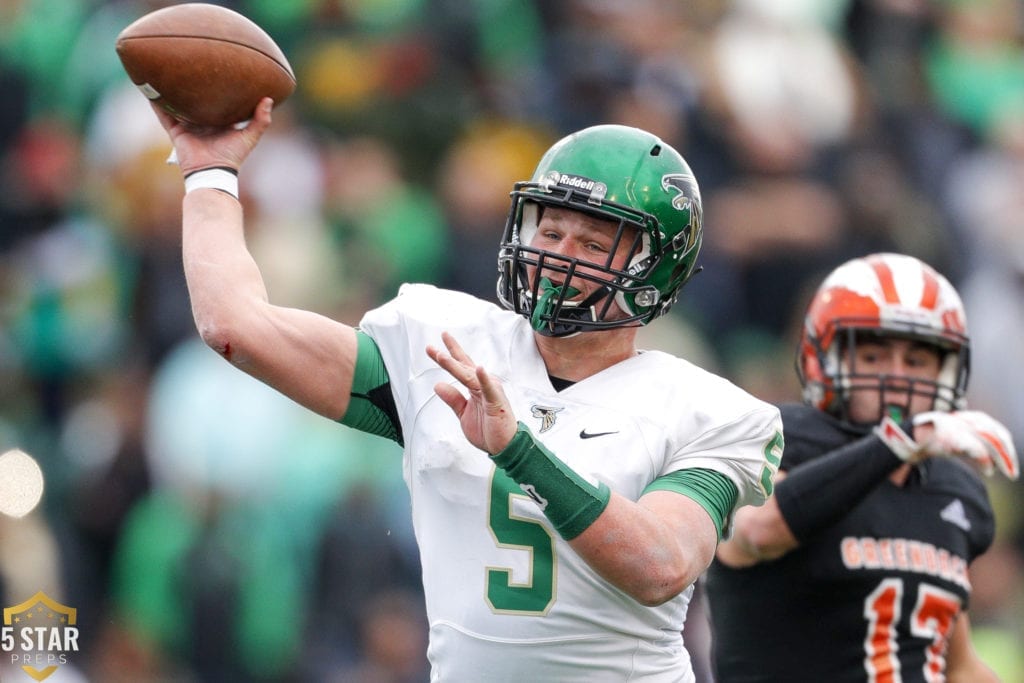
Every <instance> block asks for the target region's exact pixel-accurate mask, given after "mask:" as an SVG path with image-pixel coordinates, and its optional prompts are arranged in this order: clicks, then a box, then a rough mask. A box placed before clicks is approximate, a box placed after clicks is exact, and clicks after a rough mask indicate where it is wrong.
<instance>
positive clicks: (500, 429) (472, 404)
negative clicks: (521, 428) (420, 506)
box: [427, 332, 518, 455]
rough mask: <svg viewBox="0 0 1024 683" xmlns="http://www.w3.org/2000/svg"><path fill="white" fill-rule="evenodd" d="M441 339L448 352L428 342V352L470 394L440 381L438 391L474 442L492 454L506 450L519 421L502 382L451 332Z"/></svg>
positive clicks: (436, 391)
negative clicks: (465, 349) (468, 351)
mask: <svg viewBox="0 0 1024 683" xmlns="http://www.w3.org/2000/svg"><path fill="white" fill-rule="evenodd" d="M441 340H442V341H443V342H444V345H445V348H446V349H447V352H445V351H442V350H440V349H438V348H435V347H433V346H428V347H427V355H428V356H430V358H431V359H432V360H433V361H434V362H435V363H437V364H438V365H440V366H441V367H442V368H444V369H445V370H446V371H447V372H448V374H450V375H451V376H452V377H454V378H455V379H456V380H457V381H458V382H459V383H460V384H461V385H462V386H464V387H465V388H466V389H467V390H468V391H469V397H468V398H467V397H466V396H464V395H463V394H462V392H461V391H459V390H458V389H457V388H456V387H455V386H453V385H451V384H447V383H445V382H438V383H437V384H436V385H435V386H434V392H435V393H436V394H437V395H438V396H439V397H440V398H441V400H442V401H444V402H445V403H447V404H448V406H449V407H450V408H451V409H452V411H453V412H454V413H455V414H456V415H457V416H458V418H459V423H460V424H461V425H462V432H463V433H464V434H465V435H466V438H467V439H468V440H469V442H470V443H471V444H473V445H474V446H476V447H477V448H479V449H480V450H482V451H485V452H486V453H488V454H490V455H494V454H495V453H498V452H500V451H503V450H504V449H505V447H506V446H508V444H509V442H510V441H511V440H512V437H513V436H515V433H516V426H517V424H518V423H517V422H516V417H515V415H514V414H513V413H512V404H511V403H509V401H508V398H507V397H506V396H505V391H504V389H502V388H501V383H500V382H498V380H496V379H494V378H493V377H491V375H490V374H489V373H488V372H487V371H486V370H485V369H484V368H482V367H480V366H479V365H477V364H475V363H474V362H473V359H472V358H470V357H469V355H468V354H467V353H466V352H465V351H464V350H463V349H462V347H461V346H459V343H458V342H457V341H455V338H454V337H452V336H451V335H450V334H448V333H447V332H444V333H442V334H441Z"/></svg>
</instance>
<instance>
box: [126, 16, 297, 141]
mask: <svg viewBox="0 0 1024 683" xmlns="http://www.w3.org/2000/svg"><path fill="white" fill-rule="evenodd" d="M116 50H117V55H118V57H119V58H120V59H121V64H122V65H123V66H124V70H125V72H126V73H127V74H128V77H129V78H130V79H131V81H132V83H134V84H135V86H136V87H138V89H139V90H140V91H142V94H144V95H145V96H146V97H148V98H149V99H150V100H151V101H153V102H154V103H155V104H157V105H159V106H160V107H162V108H163V109H164V110H165V111H167V112H169V113H170V114H171V115H172V116H174V117H175V118H177V119H179V120H182V121H187V122H189V123H193V124H196V125H199V126H226V125H230V124H235V123H239V122H241V121H246V120H248V119H250V118H251V117H252V113H253V111H254V110H255V108H256V105H257V103H259V101H260V99H261V98H263V97H268V96H269V97H272V98H274V104H275V105H277V104H280V103H281V102H283V101H284V100H285V99H286V98H288V96H289V95H291V94H292V92H294V90H295V73H294V72H293V71H292V67H291V65H290V64H289V63H288V59H287V58H286V57H285V55H284V53H283V52H282V51H281V49H280V48H279V47H278V46H277V43H275V42H274V40H273V39H272V38H271V37H270V36H269V35H267V33H266V32H265V31H264V30H263V29H262V28H260V27H259V26H257V25H256V24H255V23H254V22H253V21H251V20H250V19H248V18H246V17H244V16H242V15H241V14H239V13H237V12H235V11H232V10H229V9H227V8H226V7H220V6H218V5H210V4H207V3H186V4H182V5H172V6H170V7H164V8H162V9H158V10H156V11H154V12H150V13H149V14H147V15H145V16H143V17H141V18H140V19H138V20H136V21H134V22H133V23H131V24H129V25H128V26H127V27H126V28H125V29H124V30H123V31H121V33H120V35H118V37H117V44H116Z"/></svg>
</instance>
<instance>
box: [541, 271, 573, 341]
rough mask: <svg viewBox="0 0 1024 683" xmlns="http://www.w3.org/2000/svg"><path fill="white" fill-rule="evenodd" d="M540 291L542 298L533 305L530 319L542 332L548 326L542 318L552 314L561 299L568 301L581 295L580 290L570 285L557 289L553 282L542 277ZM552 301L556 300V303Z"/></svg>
mask: <svg viewBox="0 0 1024 683" xmlns="http://www.w3.org/2000/svg"><path fill="white" fill-rule="evenodd" d="M563 290H564V291H565V296H564V297H562V292H563ZM538 291H539V292H540V296H539V297H538V298H537V303H535V304H534V305H533V315H532V316H531V317H530V324H531V325H532V326H533V329H535V330H541V329H543V328H544V326H545V325H547V324H548V323H547V322H545V321H544V320H543V319H542V318H543V317H544V316H545V315H548V314H549V313H551V311H552V309H554V307H555V303H556V302H557V301H558V300H559V298H565V299H568V298H571V297H574V296H576V295H577V294H579V293H580V290H578V289H576V288H575V287H571V286H569V285H562V286H561V287H556V286H555V285H554V284H552V282H551V280H550V279H548V278H546V277H542V278H541V279H540V286H539V287H538ZM552 300H554V302H553V301H552Z"/></svg>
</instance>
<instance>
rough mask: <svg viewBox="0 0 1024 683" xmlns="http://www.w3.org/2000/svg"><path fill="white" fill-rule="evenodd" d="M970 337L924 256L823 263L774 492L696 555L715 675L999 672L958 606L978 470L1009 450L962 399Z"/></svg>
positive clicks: (982, 530) (897, 679) (975, 552)
mask: <svg viewBox="0 0 1024 683" xmlns="http://www.w3.org/2000/svg"><path fill="white" fill-rule="evenodd" d="M968 352H969V338H968V335H967V320H966V317H965V312H964V308H963V305H962V303H961V301H960V297H959V295H958V294H957V292H956V290H955V289H954V288H953V286H952V285H951V284H950V283H949V281H948V280H946V278H945V277H943V276H942V275H940V274H939V273H938V272H936V271H935V270H934V269H933V268H931V267H930V266H928V265H927V264H925V263H923V262H921V261H920V260H918V259H916V258H912V257H910V256H905V255H900V254H872V255H870V256H866V257H864V258H858V259H853V260H852V261H849V262H847V263H845V264H843V265H841V266H840V267H838V268H837V269H836V270H834V271H833V272H832V273H831V274H830V275H829V276H828V277H827V278H826V279H825V280H824V282H823V283H822V284H821V286H820V287H819V289H818V291H817V293H816V294H815V295H814V297H813V298H812V300H811V303H810V305H809V307H808V309H807V315H806V319H805V323H804V329H803V337H802V339H801V342H800V346H799V353H798V366H797V367H798V371H799V376H800V380H801V382H802V384H803V387H804V402H803V403H802V404H791V405H785V406H783V407H782V418H783V423H784V425H785V429H786V437H787V444H786V454H785V457H784V458H783V460H782V464H781V470H782V471H781V472H780V473H779V482H778V484H777V486H776V489H775V496H774V497H773V498H772V500H771V502H770V503H769V504H768V505H765V506H762V507H761V508H758V509H756V510H754V509H752V508H748V509H746V510H742V511H740V512H739V513H738V514H737V515H736V519H735V526H734V532H733V535H732V537H731V538H730V540H729V541H728V542H726V543H723V544H722V545H721V546H720V547H719V549H718V554H717V559H716V561H715V563H714V564H713V566H712V567H711V570H710V571H709V572H708V582H707V584H706V585H707V592H708V597H709V599H710V607H711V623H712V633H713V641H712V649H713V653H714V654H713V659H714V665H715V668H716V673H717V680H719V681H720V682H721V683H732V682H736V681H743V682H745V683H751V682H756V681H763V682H765V683H769V682H775V681H783V680H784V681H794V682H804V681H806V682H807V683H818V682H819V681H829V682H830V683H832V682H835V683H843V682H849V683H911V682H916V683H932V682H936V681H947V680H948V681H965V682H967V681H969V682H970V683H992V682H993V681H997V680H998V678H997V677H996V676H995V674H994V672H993V671H992V670H991V669H990V668H989V667H988V666H986V665H985V663H984V662H982V661H981V659H980V657H979V656H978V655H977V653H976V651H975V650H974V648H973V646H972V644H971V631H970V621H969V619H968V616H967V607H968V604H969V601H970V589H971V585H970V580H969V577H968V567H969V566H970V563H971V562H972V561H973V560H974V559H975V558H977V557H978V556H979V555H981V554H982V553H984V552H985V551H986V550H987V549H988V548H989V546H990V544H991V543H992V540H993V536H994V531H995V520H994V518H993V512H992V507H991V505H990V504H989V499H988V496H987V493H986V489H985V487H984V484H983V481H982V479H981V478H980V477H979V475H978V472H977V471H976V470H980V471H981V472H986V473H990V474H991V473H994V472H996V471H999V472H1000V473H1002V474H1003V475H1005V476H1007V477H1009V478H1010V479H1016V478H1017V477H1018V475H1019V465H1018V462H1017V453H1016V450H1015V448H1014V445H1013V440H1012V438H1011V436H1010V433H1009V432H1008V431H1007V430H1006V428H1005V427H1004V426H1003V425H1001V424H1000V423H999V422H997V421H996V420H994V419H993V418H992V417H990V416H989V415H987V414H985V413H983V412H979V411H976V410H969V409H968V408H967V406H966V405H965V399H964V394H965V391H966V388H967V377H968ZM971 464H973V465H975V467H972V466H971Z"/></svg>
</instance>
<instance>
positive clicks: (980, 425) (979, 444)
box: [914, 410, 1020, 480]
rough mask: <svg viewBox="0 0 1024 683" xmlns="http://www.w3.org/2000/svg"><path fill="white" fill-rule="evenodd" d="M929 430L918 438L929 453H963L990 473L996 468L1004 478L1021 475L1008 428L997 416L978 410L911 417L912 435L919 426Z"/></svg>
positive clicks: (936, 412)
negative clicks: (929, 428)
mask: <svg viewBox="0 0 1024 683" xmlns="http://www.w3.org/2000/svg"><path fill="white" fill-rule="evenodd" d="M929 426H930V427H931V433H930V434H928V435H927V436H925V437H923V438H921V437H918V442H919V443H920V447H921V449H922V451H924V452H925V453H927V454H928V455H955V456H966V457H968V458H970V459H971V460H973V461H974V462H975V463H977V465H978V466H979V467H980V468H981V470H982V471H983V472H984V473H985V474H987V475H989V476H991V475H992V474H993V473H994V471H995V470H996V469H998V470H999V471H1000V472H1002V473H1003V474H1004V475H1005V476H1006V477H1007V478H1009V479H1011V480H1016V479H1017V478H1018V477H1019V476H1020V464H1019V463H1018V460H1017V449H1016V448H1015V447H1014V445H1013V437H1012V436H1011V435H1010V431H1009V430H1008V429H1007V428H1006V427H1004V426H1003V425H1002V424H1001V423H1000V422H999V421H998V420H996V419H995V418H993V417H991V416H990V415H988V414H987V413H983V412H981V411H979V410H960V411H954V412H950V413H947V412H940V411H932V412H927V413H920V414H919V415H916V416H915V417H914V433H915V437H916V436H917V433H918V431H919V429H920V428H922V427H925V428H926V427H929Z"/></svg>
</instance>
